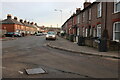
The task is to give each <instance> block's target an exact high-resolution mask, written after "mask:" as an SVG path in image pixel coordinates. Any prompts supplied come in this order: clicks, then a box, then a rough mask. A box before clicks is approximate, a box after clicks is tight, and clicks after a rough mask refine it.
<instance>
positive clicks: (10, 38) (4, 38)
mask: <svg viewBox="0 0 120 80" xmlns="http://www.w3.org/2000/svg"><path fill="white" fill-rule="evenodd" d="M14 39H16V38H15V37H1V38H0V41H7V40H14Z"/></svg>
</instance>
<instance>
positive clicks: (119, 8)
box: [114, 0, 120, 13]
mask: <svg viewBox="0 0 120 80" xmlns="http://www.w3.org/2000/svg"><path fill="white" fill-rule="evenodd" d="M114 12H115V13H117V12H120V0H117V1H116V2H114Z"/></svg>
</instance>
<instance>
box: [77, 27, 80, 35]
mask: <svg viewBox="0 0 120 80" xmlns="http://www.w3.org/2000/svg"><path fill="white" fill-rule="evenodd" d="M79 33H80V28H77V36H79V35H80V34H79Z"/></svg>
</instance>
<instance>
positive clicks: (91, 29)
mask: <svg viewBox="0 0 120 80" xmlns="http://www.w3.org/2000/svg"><path fill="white" fill-rule="evenodd" d="M92 31H93V28H92V27H91V28H90V36H92V35H93V33H92Z"/></svg>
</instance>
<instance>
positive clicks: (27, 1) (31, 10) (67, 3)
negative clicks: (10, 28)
mask: <svg viewBox="0 0 120 80" xmlns="http://www.w3.org/2000/svg"><path fill="white" fill-rule="evenodd" d="M84 1H85V0H44V1H42V0H39V1H38V0H16V1H15V0H2V8H1V9H2V10H0V11H2V16H1V17H2V19H5V18H6V15H7V14H11V15H12V16H13V17H14V16H17V17H18V18H20V19H23V20H25V19H26V20H27V21H30V22H32V21H33V22H36V23H38V24H39V25H40V26H41V25H44V26H46V27H50V26H51V25H52V26H53V27H56V26H57V24H58V26H61V25H62V24H63V23H64V22H65V21H66V20H67V19H68V18H69V17H70V16H71V15H72V14H73V12H75V10H76V8H83V2H84ZM88 1H89V0H88ZM90 1H92V2H93V1H94V0H90ZM54 9H57V10H62V23H61V12H60V11H54Z"/></svg>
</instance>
